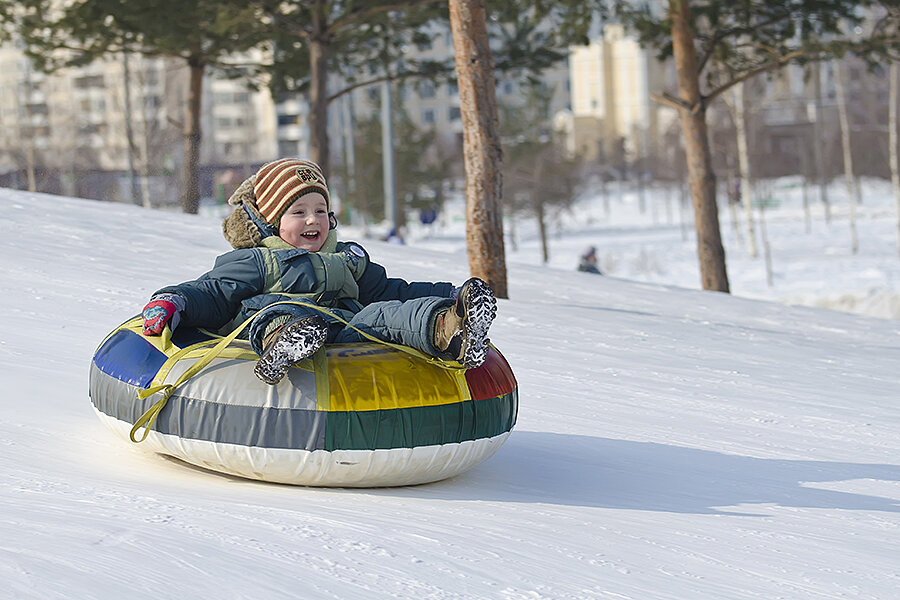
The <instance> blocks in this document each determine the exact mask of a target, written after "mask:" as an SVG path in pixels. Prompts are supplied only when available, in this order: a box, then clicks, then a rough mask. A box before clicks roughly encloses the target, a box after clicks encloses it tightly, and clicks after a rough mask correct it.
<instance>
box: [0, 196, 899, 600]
mask: <svg viewBox="0 0 900 600" xmlns="http://www.w3.org/2000/svg"><path fill="white" fill-rule="evenodd" d="M625 204H627V202H626V203H625ZM623 205H624V204H623ZM877 206H878V203H876V202H875V201H872V202H869V203H867V204H866V208H865V209H864V217H863V218H861V220H860V224H859V226H860V252H859V254H858V255H856V256H852V255H851V254H850V253H849V245H848V243H849V242H848V240H849V234H848V233H845V232H846V231H847V230H846V229H845V227H846V219H845V218H836V219H835V221H834V222H833V223H832V224H831V225H825V224H824V222H822V221H820V220H817V221H815V222H814V223H813V228H814V229H813V235H811V236H807V235H806V234H802V233H797V227H800V228H801V232H802V227H803V224H802V221H800V222H799V223H797V222H796V219H794V220H791V219H788V218H787V217H785V220H784V223H785V225H784V227H780V226H777V223H779V222H780V219H777V218H775V217H776V215H774V214H773V215H772V216H773V218H772V222H770V227H769V234H770V236H771V237H772V239H771V243H772V248H773V264H774V266H775V273H776V278H775V283H776V285H775V287H774V288H773V289H772V290H771V291H770V290H769V289H768V286H766V284H765V276H764V274H763V275H762V277H760V274H762V273H763V267H761V266H759V263H760V261H759V260H757V261H751V260H750V259H745V258H742V257H741V256H740V250H739V249H738V248H737V247H736V246H735V245H734V244H733V240H731V239H728V240H726V243H727V244H728V252H729V268H730V271H729V274H730V276H731V281H732V286H733V287H734V288H735V291H736V292H739V294H735V295H732V296H729V295H724V294H716V293H710V292H702V291H699V290H696V289H689V288H692V287H693V288H696V287H697V283H696V282H697V279H698V277H697V275H696V266H692V265H693V264H694V263H695V261H696V259H695V258H694V257H693V256H692V252H693V241H692V238H690V237H688V239H687V240H684V241H683V240H682V238H681V230H680V227H679V226H678V225H677V223H675V224H667V223H666V222H665V220H664V219H665V212H664V210H660V211H659V213H658V214H659V219H660V223H659V224H658V225H657V226H652V223H651V224H649V225H647V224H644V225H642V226H641V227H638V228H637V229H636V228H635V227H633V226H632V225H633V224H634V223H635V221H636V220H637V219H638V218H639V217H640V216H639V215H637V216H636V215H635V214H631V215H624V216H622V217H621V219H622V221H623V222H621V223H620V222H617V219H619V218H620V217H617V216H616V214H618V213H615V212H614V213H612V214H611V215H610V216H609V217H606V216H604V215H603V214H602V213H598V214H596V215H595V216H593V217H591V216H589V215H588V214H586V213H587V212H588V211H595V210H597V209H598V206H597V205H590V206H589V207H588V208H586V209H585V213H582V214H581V215H580V216H579V219H578V222H579V224H580V226H581V227H582V230H581V231H580V232H578V231H571V230H567V231H568V233H566V234H565V235H564V236H563V237H562V238H561V239H555V240H554V241H553V249H552V252H553V255H552V257H551V265H550V268H548V267H543V266H540V265H539V264H538V263H539V260H538V258H537V257H538V254H537V250H536V249H537V246H536V244H535V241H534V238H533V235H531V234H530V233H529V231H528V228H527V226H526V224H525V223H522V224H520V226H519V235H520V242H519V250H518V251H510V255H509V283H510V295H511V299H510V300H502V301H501V302H500V307H499V316H498V319H497V322H496V324H495V326H494V328H493V330H492V339H493V340H494V342H495V343H496V344H497V345H498V347H499V348H500V349H501V350H502V351H503V352H504V354H505V355H506V356H507V358H508V359H509V361H510V363H511V365H512V366H513V369H514V370H515V372H516V375H517V377H518V380H519V385H520V402H521V404H520V412H519V421H518V424H517V427H516V429H515V430H514V432H513V434H512V436H511V437H510V438H509V440H508V441H507V443H506V444H505V445H504V446H503V448H501V449H500V451H499V452H498V453H497V455H495V456H494V457H493V458H491V459H490V460H488V461H487V462H485V463H483V464H481V465H479V466H477V467H476V468H474V469H473V470H471V471H469V472H468V473H466V474H464V475H462V476H459V477H457V478H454V479H451V480H447V481H443V482H439V483H435V484H429V485H424V486H418V487H407V488H396V489H381V490H341V489H310V488H302V487H292V486H282V485H272V484H266V483H259V482H252V481H245V480H241V479H236V478H232V477H227V476H222V475H219V474H216V473H211V472H207V471H203V470H200V469H197V468H193V467H189V466H186V465H184V464H182V463H180V462H177V461H173V460H170V459H166V458H164V457H161V456H157V455H152V454H147V453H144V452H143V451H141V449H140V448H136V447H132V446H130V445H128V444H125V443H123V442H122V441H121V440H119V439H118V438H116V437H114V436H113V435H112V434H111V433H109V432H108V431H107V430H106V429H105V428H104V427H103V426H102V425H101V424H100V422H99V421H98V420H97V418H96V417H95V416H94V415H93V413H92V410H91V408H90V403H89V401H88V398H87V375H88V365H89V363H90V359H91V356H92V354H93V351H94V349H95V347H96V345H97V344H98V343H99V342H100V340H101V339H102V338H103V336H104V335H105V334H106V333H107V332H108V331H109V330H111V329H112V328H113V327H115V326H116V325H118V324H119V323H120V322H121V321H123V320H125V319H126V318H128V317H130V316H131V315H133V314H135V313H136V312H137V311H138V310H139V308H140V307H141V306H142V305H143V303H144V301H145V300H146V298H147V295H148V294H149V293H150V292H152V291H153V290H155V289H156V288H158V287H160V286H162V285H164V284H168V283H172V282H177V281H181V280H184V279H189V278H193V277H195V276H196V275H198V274H199V273H201V272H203V271H205V270H206V269H208V268H209V267H210V266H211V265H212V262H213V259H214V257H215V256H216V255H217V254H219V253H221V252H222V251H224V250H226V249H227V246H226V243H225V242H224V240H223V239H222V238H221V235H220V233H219V223H218V220H217V219H215V218H212V217H209V216H206V217H190V216H185V215H180V214H172V213H162V212H150V211H145V210H143V209H140V208H137V207H130V206H122V205H112V204H105V203H100V202H92V201H82V200H75V199H66V198H59V197H51V196H42V195H33V194H26V193H21V192H12V191H8V190H0V208H2V210H0V257H2V266H3V268H2V271H0V297H2V298H3V300H2V310H0V330H2V331H3V336H2V338H0V389H2V393H3V395H2V400H0V444H2V448H3V451H2V452H0V506H2V511H0V598H4V599H5V598H11V599H12V598H15V599H20V598H40V599H54V598H67V599H68V598H72V599H79V600H81V599H91V598H98V599H103V600H106V599H115V598H125V597H127V598H135V599H142V598H148V599H150V598H152V599H154V600H159V599H167V598H177V599H179V600H180V599H184V598H209V597H216V598H223V599H224V598H253V599H257V598H267V599H270V598H304V599H332V598H333V599H340V600H347V599H357V598H358V599H371V598H401V599H415V600H424V599H435V600H449V599H467V600H468V599H473V598H474V599H498V600H513V599H522V600H526V599H529V600H530V599H554V600H556V599H559V600H562V599H588V600H591V599H604V600H612V599H617V600H621V599H633V600H656V599H671V600H693V599H704V600H705V599H714V600H727V599H757V600H771V599H774V598H785V599H790V600H804V599H810V600H812V599H815V600H819V599H823V598H858V599H883V600H893V599H895V598H897V597H898V590H900V572H898V571H900V567H898V565H900V436H898V435H897V432H898V429H900V369H898V368H897V366H898V364H900V321H898V320H893V319H882V318H872V317H865V316H859V315H853V314H849V313H842V312H836V311H831V310H823V309H817V308H808V307H796V306H787V305H784V304H781V303H776V302H766V301H759V300H753V299H749V298H746V297H740V296H750V295H758V296H768V297H772V298H778V299H786V300H788V301H789V300H790V298H789V297H791V296H793V295H796V296H797V297H798V298H800V297H803V298H807V299H813V300H814V299H815V298H819V299H821V298H825V297H828V296H831V295H834V296H835V297H838V296H840V295H846V294H854V295H855V294H859V293H860V292H861V291H866V292H867V290H869V289H881V290H884V291H885V293H888V294H891V293H892V294H896V293H897V286H898V281H900V275H898V266H897V261H898V259H897V254H896V243H897V242H896V237H895V235H894V234H892V232H894V233H895V232H896V219H897V217H896V211H893V212H892V211H891V209H890V205H889V204H888V203H887V202H886V201H885V202H882V203H881V206H880V208H876V207H877ZM676 215H677V213H676ZM642 218H645V219H646V218H650V217H649V213H646V214H645V215H643V217H642ZM590 219H594V220H593V221H591V220H590ZM604 219H606V220H605V221H604ZM451 225H452V223H451V224H448V225H446V226H445V228H444V230H443V232H440V231H435V232H431V233H430V234H429V235H430V237H429V238H428V239H418V240H417V241H416V243H415V244H414V245H411V246H406V247H403V246H394V245H388V244H382V243H379V242H374V241H367V242H365V244H366V246H367V248H368V249H369V251H370V252H371V254H372V255H373V256H374V257H375V258H376V259H377V260H379V262H381V263H382V264H384V265H386V266H387V267H388V270H389V272H390V273H391V274H392V275H395V276H402V277H406V278H408V279H435V278H440V279H451V280H454V281H457V282H459V281H462V280H463V279H464V278H465V277H466V276H467V266H466V260H465V252H464V250H463V249H462V248H461V246H460V245H459V239H460V236H459V234H458V232H457V233H454V230H453V227H451ZM638 229H643V231H639V230H638ZM723 230H724V232H725V235H726V237H729V238H730V236H731V233H729V231H730V230H729V228H728V226H727V218H723ZM413 233H414V234H415V232H413ZM892 235H894V237H892ZM813 240H815V241H813ZM587 243H594V244H596V245H597V246H598V247H599V248H600V250H601V254H602V255H604V257H605V258H606V261H607V264H606V265H605V266H607V269H608V271H609V272H610V274H611V275H612V276H610V277H598V276H593V275H588V274H583V273H577V272H575V271H574V263H575V260H576V258H577V253H578V251H580V249H581V248H582V247H583V246H584V245H586V244H587ZM429 245H431V246H432V247H431V248H429V247H428V246H429ZM804 248H811V249H813V255H809V254H807V253H806V252H805V251H804ZM641 256H644V257H646V258H645V259H641V260H637V261H636V259H639V258H640V257H641ZM641 264H645V265H650V266H652V265H657V267H656V268H649V267H648V268H646V269H644V268H642V267H640V265H641ZM642 272H643V273H642ZM823 274H826V275H827V277H824V278H823V277H822V275H823ZM641 277H643V281H638V282H635V281H629V279H639V278H641ZM867 279H868V280H870V281H869V283H866V281H867ZM675 285H679V286H681V287H675Z"/></svg>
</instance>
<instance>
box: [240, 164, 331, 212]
mask: <svg viewBox="0 0 900 600" xmlns="http://www.w3.org/2000/svg"><path fill="white" fill-rule="evenodd" d="M311 192H319V193H320V194H322V195H323V196H325V204H326V206H328V208H329V210H330V208H331V200H330V198H329V197H328V184H327V183H325V176H324V175H323V174H322V169H321V168H319V165H317V164H316V163H314V162H312V161H311V160H303V159H301V158H282V159H281V160H276V161H274V162H270V163H266V164H264V165H263V166H262V167H261V168H260V169H259V171H258V172H257V173H256V182H255V183H254V184H253V194H254V195H255V196H256V205H257V207H258V208H259V212H260V214H261V215H262V216H263V218H264V219H265V220H266V221H268V222H269V223H271V224H272V225H275V226H276V227H277V226H278V223H279V221H280V220H281V215H283V214H284V212H285V211H286V210H287V209H288V208H289V207H290V206H291V204H293V202H294V200H296V199H297V198H299V197H300V196H303V195H304V194H309V193H311Z"/></svg>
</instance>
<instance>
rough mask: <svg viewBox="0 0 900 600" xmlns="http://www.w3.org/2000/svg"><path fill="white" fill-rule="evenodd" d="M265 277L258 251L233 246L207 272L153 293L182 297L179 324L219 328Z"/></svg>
mask: <svg viewBox="0 0 900 600" xmlns="http://www.w3.org/2000/svg"><path fill="white" fill-rule="evenodd" d="M265 281H266V273H265V267H264V265H263V260H262V257H261V255H260V253H259V252H258V251H255V250H253V249H243V250H234V251H232V252H228V253H226V254H223V255H221V256H219V257H218V258H217V259H216V264H215V266H213V268H212V270H210V271H209V272H208V273H204V274H203V275H201V276H200V277H199V278H197V279H195V280H193V281H186V282H184V283H180V284H178V285H173V286H169V287H164V288H162V289H161V290H158V291H157V292H156V294H162V293H171V294H178V295H179V296H181V297H182V298H184V300H185V309H184V311H183V312H182V313H181V325H185V326H188V327H206V328H209V329H218V328H220V327H222V326H223V325H225V324H226V323H228V322H229V321H230V320H231V319H233V318H234V316H235V315H236V314H237V313H238V311H239V310H240V308H241V302H242V301H243V300H246V299H247V298H250V297H252V296H255V295H257V294H259V293H261V292H262V291H263V289H264V287H265ZM154 295H155V294H154Z"/></svg>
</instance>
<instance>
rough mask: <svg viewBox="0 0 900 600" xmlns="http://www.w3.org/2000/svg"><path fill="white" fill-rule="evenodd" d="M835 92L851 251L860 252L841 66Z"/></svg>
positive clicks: (838, 70) (851, 155)
mask: <svg viewBox="0 0 900 600" xmlns="http://www.w3.org/2000/svg"><path fill="white" fill-rule="evenodd" d="M834 91H835V92H837V104H838V116H839V117H840V121H841V148H842V150H843V152H844V180H845V181H846V182H847V200H848V201H849V203H850V249H851V250H852V252H853V254H856V252H857V250H859V242H858V240H857V237H856V204H857V194H858V193H859V188H858V187H857V186H856V181H855V178H856V176H855V175H854V174H853V152H852V151H851V148H850V120H849V119H848V118H847V96H846V95H845V93H844V76H843V74H842V73H841V65H839V64H835V65H834Z"/></svg>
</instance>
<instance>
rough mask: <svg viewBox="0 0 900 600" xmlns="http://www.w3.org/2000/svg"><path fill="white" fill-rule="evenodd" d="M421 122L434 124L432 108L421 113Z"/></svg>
mask: <svg viewBox="0 0 900 600" xmlns="http://www.w3.org/2000/svg"><path fill="white" fill-rule="evenodd" d="M422 122H423V123H429V124H432V123H434V109H433V108H426V109H425V110H423V111H422Z"/></svg>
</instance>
